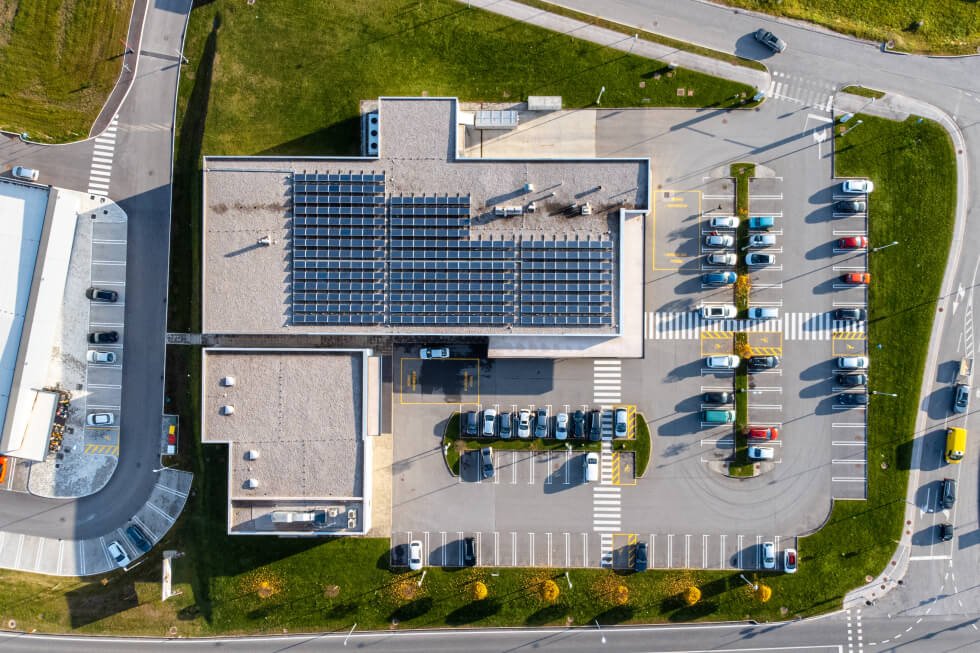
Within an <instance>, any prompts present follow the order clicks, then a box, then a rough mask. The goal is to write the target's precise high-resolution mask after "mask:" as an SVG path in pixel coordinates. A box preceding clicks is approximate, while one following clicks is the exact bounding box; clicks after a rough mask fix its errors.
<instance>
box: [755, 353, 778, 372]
mask: <svg viewBox="0 0 980 653" xmlns="http://www.w3.org/2000/svg"><path fill="white" fill-rule="evenodd" d="M777 367H779V356H752V357H750V358H749V360H748V368H749V372H756V371H759V370H774V369H776V368H777Z"/></svg>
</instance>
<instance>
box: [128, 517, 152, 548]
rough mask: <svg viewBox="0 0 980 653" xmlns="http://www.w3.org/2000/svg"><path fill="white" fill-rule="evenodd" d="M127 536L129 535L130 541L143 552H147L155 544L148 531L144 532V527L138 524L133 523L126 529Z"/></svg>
mask: <svg viewBox="0 0 980 653" xmlns="http://www.w3.org/2000/svg"><path fill="white" fill-rule="evenodd" d="M126 537H128V538H129V541H130V542H132V543H133V546H135V547H136V548H137V549H139V550H140V551H142V552H143V553H146V552H147V551H149V550H150V549H152V548H153V545H152V544H150V538H148V537H147V536H146V533H144V532H143V529H142V528H140V527H139V526H137V525H136V524H133V525H132V526H130V527H129V528H127V529H126Z"/></svg>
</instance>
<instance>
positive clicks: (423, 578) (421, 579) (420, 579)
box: [418, 569, 429, 587]
mask: <svg viewBox="0 0 980 653" xmlns="http://www.w3.org/2000/svg"><path fill="white" fill-rule="evenodd" d="M427 571H429V570H428V569H423V570H422V577H421V578H419V582H418V586H419V587H422V581H423V580H425V573H426V572H427Z"/></svg>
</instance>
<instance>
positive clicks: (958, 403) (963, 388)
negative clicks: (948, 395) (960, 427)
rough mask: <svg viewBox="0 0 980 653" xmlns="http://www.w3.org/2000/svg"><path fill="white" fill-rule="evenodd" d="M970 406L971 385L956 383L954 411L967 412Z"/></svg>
mask: <svg viewBox="0 0 980 653" xmlns="http://www.w3.org/2000/svg"><path fill="white" fill-rule="evenodd" d="M969 406H970V386H968V385H967V384H965V383H958V384H956V389H955V390H953V412H954V413H965V412H966V409H967V408H969Z"/></svg>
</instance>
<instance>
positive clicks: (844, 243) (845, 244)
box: [837, 236, 868, 249]
mask: <svg viewBox="0 0 980 653" xmlns="http://www.w3.org/2000/svg"><path fill="white" fill-rule="evenodd" d="M837 249H868V237H867V236H851V237H850V238H839V239H838V240H837Z"/></svg>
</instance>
